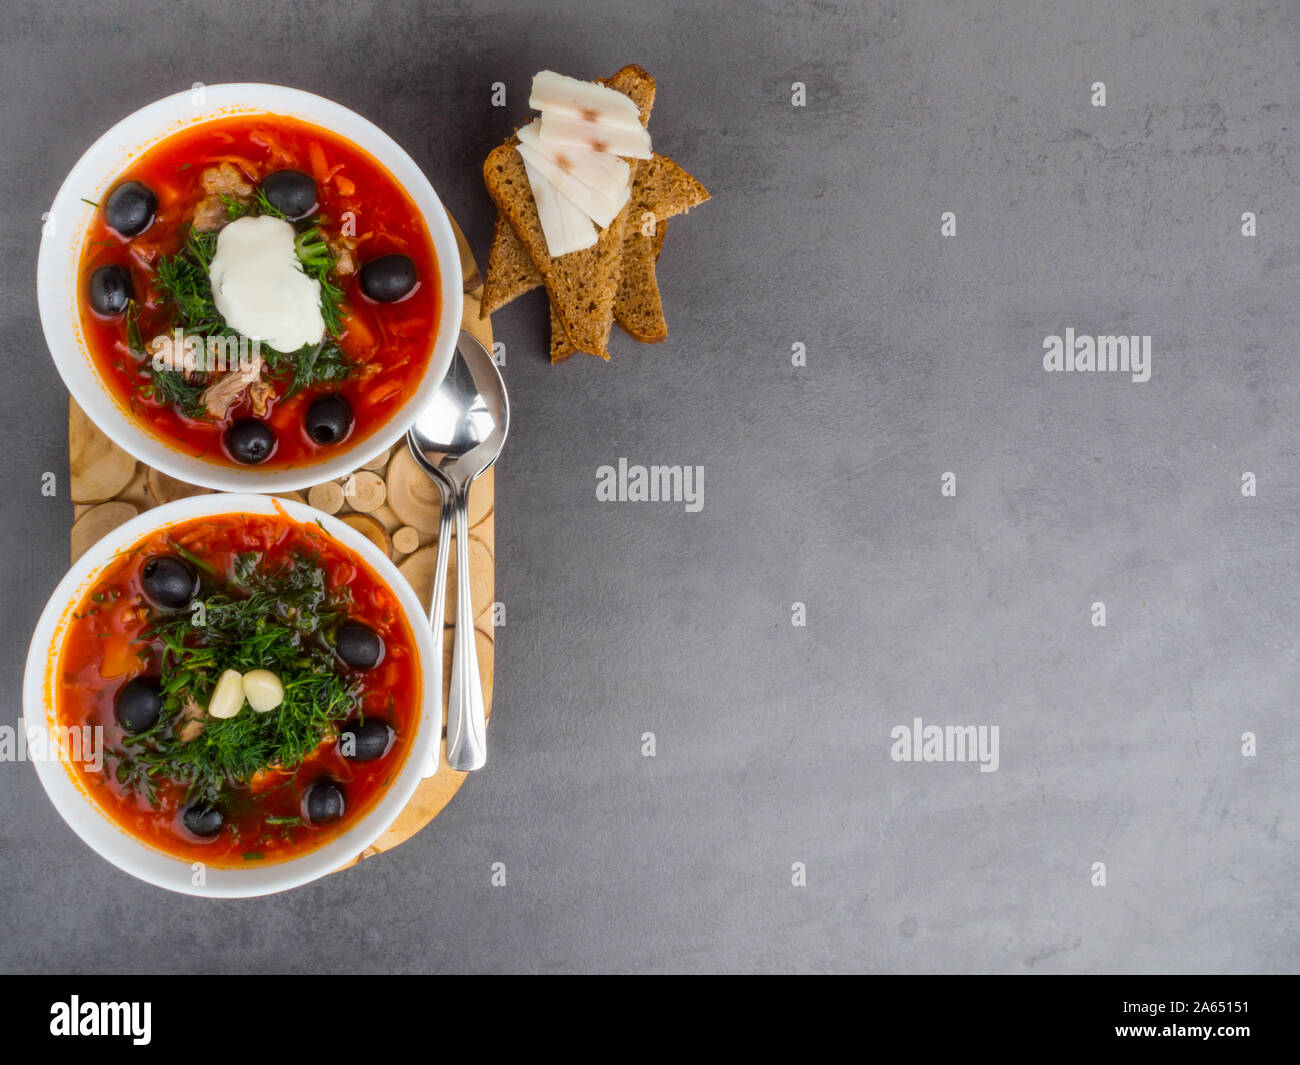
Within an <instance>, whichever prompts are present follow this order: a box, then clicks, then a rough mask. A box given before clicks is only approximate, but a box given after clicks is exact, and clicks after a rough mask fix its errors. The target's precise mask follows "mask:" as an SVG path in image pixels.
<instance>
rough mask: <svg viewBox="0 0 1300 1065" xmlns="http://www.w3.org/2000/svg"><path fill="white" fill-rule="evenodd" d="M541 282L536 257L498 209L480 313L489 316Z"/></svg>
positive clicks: (481, 316)
mask: <svg viewBox="0 0 1300 1065" xmlns="http://www.w3.org/2000/svg"><path fill="white" fill-rule="evenodd" d="M541 283H542V275H541V274H539V273H538V272H537V267H535V266H534V265H533V260H532V259H531V258H530V257H529V255H528V252H527V251H525V250H524V246H523V245H522V244H520V243H519V238H518V237H517V236H515V231H514V227H513V226H511V224H510V223H509V222H508V221H506V216H505V215H504V214H502V213H501V212H500V211H498V212H497V224H496V229H495V230H494V231H493V233H492V250H491V251H489V252H488V267H487V277H486V278H485V279H484V281H483V303H482V306H480V307H479V317H480V318H486V317H487V316H488V315H489V314H491V313H492V312H493V311H495V310H498V309H499V308H501V307H504V306H505V305H506V304H507V303H509V302H510V301H511V300H513V299H514V298H515V297H516V296H522V295H523V294H524V293H525V292H528V291H529V290H530V289H534V288H536V287H537V286H538V285H540V284H541Z"/></svg>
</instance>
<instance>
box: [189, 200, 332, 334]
mask: <svg viewBox="0 0 1300 1065" xmlns="http://www.w3.org/2000/svg"><path fill="white" fill-rule="evenodd" d="M294 236H295V233H294V228H293V226H291V225H290V224H289V223H288V222H286V221H284V219H282V218H273V217H271V216H270V215H257V216H250V215H245V216H244V217H243V218H236V219H235V220H234V221H233V222H231V223H230V224H229V225H228V226H226V227H225V228H224V229H223V230H222V231H221V232H220V233H219V234H217V251H216V254H215V255H213V257H212V266H211V267H210V268H209V270H208V277H209V279H210V280H211V282H212V298H213V302H214V303H216V305H217V310H218V311H220V312H221V317H222V318H224V319H225V320H226V324H227V325H229V326H230V328H231V329H233V330H235V331H236V332H238V333H242V334H243V335H244V336H246V337H248V338H250V339H254V338H256V339H257V340H260V341H261V342H262V343H263V344H267V345H269V346H270V347H272V348H274V349H275V350H276V351H297V350H298V349H299V348H300V347H302V346H303V345H304V344H316V343H319V341H320V339H321V338H322V337H323V336H324V335H325V319H324V317H323V316H322V315H321V309H320V282H319V281H317V280H315V279H314V278H310V277H308V276H307V275H306V274H305V273H303V269H302V263H300V262H299V261H298V255H297V253H296V252H295V251H294V246H293V240H294Z"/></svg>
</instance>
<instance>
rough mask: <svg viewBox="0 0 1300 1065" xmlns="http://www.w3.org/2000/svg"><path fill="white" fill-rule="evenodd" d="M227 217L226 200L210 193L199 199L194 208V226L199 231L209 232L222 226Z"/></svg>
mask: <svg viewBox="0 0 1300 1065" xmlns="http://www.w3.org/2000/svg"><path fill="white" fill-rule="evenodd" d="M228 217H229V216H228V215H227V214H226V201H225V200H223V199H222V198H221V197H220V196H218V195H216V194H215V193H212V194H210V195H207V196H204V197H203V199H201V200H199V205H198V207H196V208H195V209H194V228H195V229H197V230H198V231H199V232H200V233H211V232H212V231H213V230H214V229H220V228H221V227H222V226H224V225H225V224H226V221H227V219H228Z"/></svg>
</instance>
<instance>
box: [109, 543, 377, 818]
mask: <svg viewBox="0 0 1300 1065" xmlns="http://www.w3.org/2000/svg"><path fill="white" fill-rule="evenodd" d="M173 546H176V545H173ZM187 557H188V556H187ZM262 565H263V557H262V556H261V555H258V554H253V553H245V554H243V555H241V556H239V557H238V558H237V559H236V562H235V564H234V565H233V566H232V567H231V571H230V573H229V574H228V575H226V576H225V578H224V579H213V578H212V577H210V576H207V575H205V576H204V578H203V580H202V588H201V590H200V593H199V596H198V598H197V599H196V600H195V602H201V603H202V604H203V611H202V618H201V620H202V624H201V625H196V624H195V620H196V616H197V614H198V612H190V611H180V612H177V613H174V614H167V615H164V616H162V617H161V618H159V619H158V620H157V621H156V622H155V623H154V624H153V626H152V627H151V628H150V629H148V630H147V631H146V632H145V633H144V634H143V636H142V639H145V640H150V641H157V642H158V643H159V644H161V645H162V671H161V681H162V694H163V714H162V716H161V717H160V718H159V720H158V723H157V724H155V725H154V726H153V727H151V728H149V729H147V730H145V731H144V732H141V733H137V734H135V735H131V736H127V737H126V738H125V740H124V741H123V745H122V748H121V749H120V750H117V751H114V752H112V753H113V754H114V756H115V757H116V758H117V759H118V765H117V769H116V774H117V779H118V781H119V783H121V784H122V785H123V786H124V787H127V788H130V789H132V790H136V791H139V792H141V793H142V794H144V795H146V796H147V797H148V798H150V800H151V801H153V800H154V797H155V794H156V783H157V781H158V780H159V779H164V778H165V779H169V780H174V781H179V782H182V783H185V784H187V785H188V792H187V796H186V799H187V801H189V802H194V801H200V802H209V803H210V802H215V801H216V800H217V798H218V797H219V796H220V794H221V793H222V791H223V790H224V789H225V788H227V787H229V786H231V785H242V784H246V783H248V781H249V780H250V779H251V778H252V777H253V776H254V775H256V774H257V773H258V772H260V771H261V770H264V769H269V768H272V767H283V768H286V769H291V768H292V767H294V766H296V765H297V764H298V763H300V762H301V761H302V760H303V759H304V758H306V757H307V756H308V755H309V754H311V753H312V752H313V751H314V750H316V748H317V747H318V746H319V745H320V744H321V742H322V741H323V740H325V739H327V738H328V737H329V736H331V735H333V734H334V733H335V732H336V730H337V727H338V725H339V724H341V723H342V722H343V721H345V720H347V719H348V718H349V717H350V716H352V714H353V713H354V712H355V711H356V710H357V708H358V705H359V688H358V685H357V682H356V680H355V679H353V678H351V677H348V676H346V675H344V674H342V673H340V672H338V670H337V667H336V659H335V653H334V648H333V633H334V630H335V629H336V628H337V627H338V625H339V624H341V623H342V621H343V620H344V619H345V618H346V616H347V606H348V596H347V594H346V592H340V591H337V590H331V589H330V587H329V579H328V575H327V574H326V572H325V570H324V569H323V568H322V567H321V566H320V564H319V563H318V562H317V561H316V560H315V559H313V558H312V557H311V556H310V555H308V554H306V553H303V552H299V553H297V554H295V555H294V556H293V557H292V558H290V559H287V560H285V561H284V563H283V564H281V565H280V566H279V567H278V568H277V569H276V570H275V571H274V572H271V573H266V572H263V571H262V570H261V568H260V567H261V566H262ZM205 568H206V569H207V570H211V567H210V566H207V567H205ZM227 669H235V670H238V671H239V672H240V673H247V672H248V671H249V670H252V669H269V670H271V672H273V673H275V674H276V676H278V677H279V678H280V682H281V684H282V685H283V686H284V701H283V702H282V703H281V704H280V705H279V706H278V707H277V708H276V709H275V710H273V711H271V712H270V713H264V714H262V713H257V712H256V711H254V710H253V709H252V708H251V707H247V706H246V707H244V708H243V709H242V710H241V711H240V712H239V713H238V714H236V715H235V716H234V717H231V718H225V719H217V718H211V717H202V720H203V726H204V727H203V730H202V732H200V733H199V734H198V735H197V736H196V737H194V738H192V739H190V740H188V741H187V742H182V741H181V740H180V738H179V733H180V727H181V726H182V725H183V724H185V723H186V722H187V720H189V717H187V709H186V708H187V707H189V708H190V710H189V714H190V715H193V714H194V708H196V707H197V708H198V709H199V710H201V709H202V708H204V707H206V706H207V704H208V701H209V700H210V699H211V697H212V692H213V689H214V688H215V687H216V682H217V679H218V678H219V677H220V676H221V674H222V673H223V672H224V671H225V670H227Z"/></svg>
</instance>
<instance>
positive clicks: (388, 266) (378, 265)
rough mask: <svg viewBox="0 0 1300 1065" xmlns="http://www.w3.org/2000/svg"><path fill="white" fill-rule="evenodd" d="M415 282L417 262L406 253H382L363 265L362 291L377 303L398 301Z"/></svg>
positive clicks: (413, 286)
mask: <svg viewBox="0 0 1300 1065" xmlns="http://www.w3.org/2000/svg"><path fill="white" fill-rule="evenodd" d="M415 282H416V274H415V263H413V262H411V260H410V259H409V258H407V257H406V256H405V255H381V256H380V257H379V258H378V259H371V260H370V262H368V263H366V264H365V265H364V266H362V267H361V291H362V292H364V293H365V294H366V295H367V296H369V297H370V298H371V299H372V300H374V301H375V302H376V303H396V302H397V301H398V300H400V299H401V298H402V297H403V296H405V295H407V293H409V292H410V291H411V289H413V288H415Z"/></svg>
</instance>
